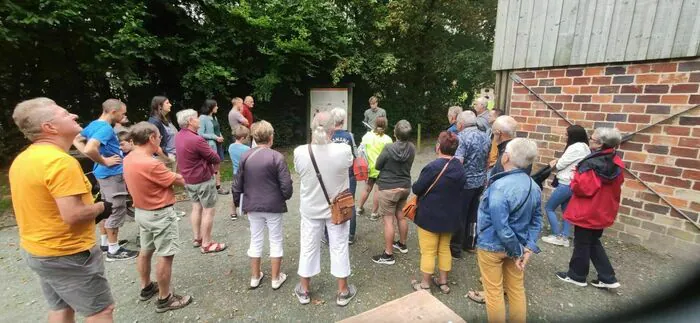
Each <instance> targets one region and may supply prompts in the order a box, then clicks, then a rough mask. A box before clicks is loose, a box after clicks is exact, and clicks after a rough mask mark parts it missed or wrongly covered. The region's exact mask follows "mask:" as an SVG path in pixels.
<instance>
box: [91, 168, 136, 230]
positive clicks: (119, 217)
mask: <svg viewBox="0 0 700 323" xmlns="http://www.w3.org/2000/svg"><path fill="white" fill-rule="evenodd" d="M97 182H98V183H100V194H102V198H103V199H104V200H105V201H107V202H109V203H112V214H111V215H110V216H109V217H108V218H107V219H105V220H104V221H105V228H108V229H116V228H121V227H122V226H123V225H124V220H126V215H127V213H128V209H127V207H126V201H127V199H128V198H129V192H128V191H127V190H126V183H125V182H124V175H122V174H119V175H114V176H110V177H107V178H98V179H97Z"/></svg>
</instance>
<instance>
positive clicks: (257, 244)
mask: <svg viewBox="0 0 700 323" xmlns="http://www.w3.org/2000/svg"><path fill="white" fill-rule="evenodd" d="M248 221H250V247H248V257H251V258H260V257H262V254H263V245H264V243H265V241H264V239H265V232H264V231H265V226H267V235H268V240H270V258H280V257H282V256H283V255H284V251H283V240H284V232H282V213H264V212H249V213H248Z"/></svg>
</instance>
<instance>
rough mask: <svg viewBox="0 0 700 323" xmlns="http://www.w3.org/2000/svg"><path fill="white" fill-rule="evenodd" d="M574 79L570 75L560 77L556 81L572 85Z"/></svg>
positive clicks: (556, 82)
mask: <svg viewBox="0 0 700 323" xmlns="http://www.w3.org/2000/svg"><path fill="white" fill-rule="evenodd" d="M573 82H574V81H573V80H571V78H570V77H560V78H558V79H556V80H555V81H554V84H556V85H571V84H572V83H573Z"/></svg>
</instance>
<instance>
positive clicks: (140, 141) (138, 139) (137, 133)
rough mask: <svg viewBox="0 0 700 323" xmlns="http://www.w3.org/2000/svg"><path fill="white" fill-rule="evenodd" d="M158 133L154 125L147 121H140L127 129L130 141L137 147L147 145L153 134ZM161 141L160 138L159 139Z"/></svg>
mask: <svg viewBox="0 0 700 323" xmlns="http://www.w3.org/2000/svg"><path fill="white" fill-rule="evenodd" d="M156 133H158V134H159V133H160V132H159V131H158V128H156V126H155V125H153V124H152V123H150V122H148V121H141V122H139V123H137V124H135V125H134V126H133V127H131V129H129V134H131V140H133V141H134V144H135V145H137V146H142V145H145V144H147V143H148V141H149V140H150V139H151V136H152V135H153V134H156ZM161 140H162V138H161Z"/></svg>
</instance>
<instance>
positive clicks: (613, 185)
mask: <svg viewBox="0 0 700 323" xmlns="http://www.w3.org/2000/svg"><path fill="white" fill-rule="evenodd" d="M621 140H622V136H621V135H620V132H619V131H618V130H617V129H615V128H598V129H596V130H595V131H594V132H593V135H591V138H590V141H589V146H590V147H591V151H592V153H591V154H590V155H588V156H587V157H586V158H584V159H583V160H582V161H581V162H580V163H579V164H578V166H577V167H576V170H575V172H574V178H573V179H572V180H571V191H572V193H573V195H572V196H571V200H570V201H569V205H568V206H567V208H566V211H565V212H564V219H566V220H568V221H569V222H571V224H573V225H574V226H575V228H574V252H573V254H572V255H571V261H569V271H568V272H558V273H556V275H557V277H558V278H559V279H561V280H563V281H565V282H568V283H572V284H574V285H577V286H581V287H583V286H586V285H588V283H587V282H586V277H587V276H588V269H589V266H590V261H592V262H593V266H595V269H596V271H597V272H598V279H595V280H592V281H591V285H593V286H595V287H598V288H618V287H620V283H618V282H617V279H616V278H615V271H614V270H613V268H612V265H611V264H610V260H609V259H608V255H607V254H606V253H605V249H604V248H603V245H602V244H601V243H600V237H601V235H603V230H604V229H605V228H607V227H609V226H611V225H612V224H613V223H614V222H615V218H616V217H617V210H618V208H619V207H620V193H621V189H622V182H623V181H624V175H623V174H622V171H623V170H624V168H625V165H624V163H623V162H622V159H620V157H618V156H617V154H616V150H615V148H616V147H617V146H618V145H619V144H620V141H621ZM589 259H590V260H589Z"/></svg>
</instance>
